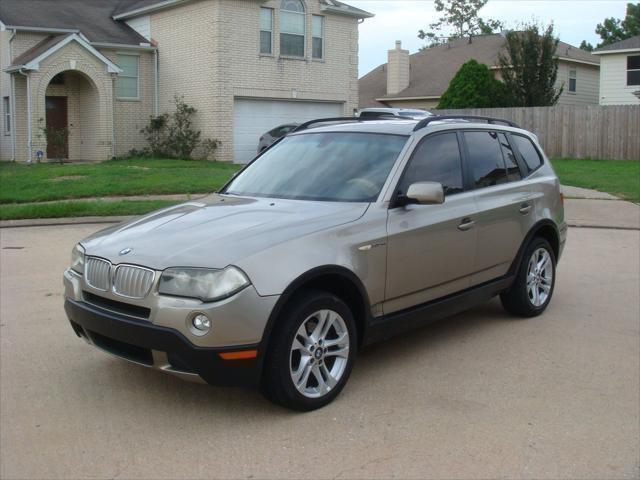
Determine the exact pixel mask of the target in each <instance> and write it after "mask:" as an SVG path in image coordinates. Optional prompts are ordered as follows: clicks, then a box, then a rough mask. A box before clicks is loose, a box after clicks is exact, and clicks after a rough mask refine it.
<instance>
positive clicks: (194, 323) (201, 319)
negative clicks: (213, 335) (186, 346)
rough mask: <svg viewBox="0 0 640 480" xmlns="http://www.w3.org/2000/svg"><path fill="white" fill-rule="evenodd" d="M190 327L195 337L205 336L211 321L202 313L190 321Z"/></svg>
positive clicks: (209, 328)
mask: <svg viewBox="0 0 640 480" xmlns="http://www.w3.org/2000/svg"><path fill="white" fill-rule="evenodd" d="M191 327H192V328H191V331H192V332H193V333H194V334H195V335H206V334H207V333H209V330H211V320H210V319H209V317H207V316H206V315H205V314H204V313H198V314H196V315H195V316H193V318H192V319H191Z"/></svg>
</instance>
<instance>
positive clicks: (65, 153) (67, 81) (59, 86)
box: [40, 70, 102, 161]
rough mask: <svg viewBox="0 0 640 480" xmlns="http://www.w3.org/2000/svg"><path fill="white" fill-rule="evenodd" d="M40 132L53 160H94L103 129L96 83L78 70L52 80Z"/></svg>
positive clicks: (50, 158)
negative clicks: (44, 138)
mask: <svg viewBox="0 0 640 480" xmlns="http://www.w3.org/2000/svg"><path fill="white" fill-rule="evenodd" d="M44 104H45V115H44V118H41V119H40V123H41V124H42V125H40V130H41V132H42V134H43V135H44V136H45V137H46V144H47V149H46V152H43V153H45V154H46V157H47V158H48V159H49V160H57V159H65V160H72V161H73V160H76V161H77V160H91V159H93V157H94V156H95V153H96V151H97V150H99V149H100V146H99V145H98V142H99V137H100V136H99V135H98V132H101V131H102V128H101V125H100V123H101V115H100V113H101V112H100V92H99V90H98V88H97V86H96V84H95V83H94V82H93V80H92V79H91V78H90V77H89V76H88V75H86V74H84V73H82V72H80V71H77V70H65V71H62V72H60V73H58V74H56V75H55V76H53V78H51V80H50V81H49V84H48V85H47V87H46V90H45V94H44Z"/></svg>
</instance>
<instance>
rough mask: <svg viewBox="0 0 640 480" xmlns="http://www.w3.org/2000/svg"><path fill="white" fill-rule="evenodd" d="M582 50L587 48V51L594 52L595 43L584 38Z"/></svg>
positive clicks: (581, 45)
mask: <svg viewBox="0 0 640 480" xmlns="http://www.w3.org/2000/svg"><path fill="white" fill-rule="evenodd" d="M580 50H585V51H587V52H593V45H591V44H590V43H588V42H587V41H586V40H582V43H581V44H580Z"/></svg>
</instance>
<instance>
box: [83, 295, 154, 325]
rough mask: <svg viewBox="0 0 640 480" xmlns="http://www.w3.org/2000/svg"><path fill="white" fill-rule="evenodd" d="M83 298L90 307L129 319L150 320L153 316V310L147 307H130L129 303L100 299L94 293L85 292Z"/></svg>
mask: <svg viewBox="0 0 640 480" xmlns="http://www.w3.org/2000/svg"><path fill="white" fill-rule="evenodd" d="M82 298H83V299H84V301H85V302H86V303H88V304H89V305H93V306H94V307H98V308H101V309H103V310H108V311H110V312H115V313H120V314H123V315H127V316H129V317H135V318H142V319H144V320H148V319H149V316H150V315H151V310H150V309H149V308H146V307H140V306H138V305H129V304H128V303H123V302H117V301H115V300H111V299H110V298H104V297H100V296H98V295H94V294H93V293H90V292H86V291H83V292H82Z"/></svg>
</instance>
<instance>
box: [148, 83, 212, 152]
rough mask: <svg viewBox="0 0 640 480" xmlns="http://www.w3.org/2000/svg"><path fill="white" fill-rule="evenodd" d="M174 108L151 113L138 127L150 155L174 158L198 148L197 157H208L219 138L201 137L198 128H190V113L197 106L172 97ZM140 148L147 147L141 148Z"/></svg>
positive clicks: (180, 97)
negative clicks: (154, 113)
mask: <svg viewBox="0 0 640 480" xmlns="http://www.w3.org/2000/svg"><path fill="white" fill-rule="evenodd" d="M174 103H175V106H176V108H175V111H174V112H173V113H172V114H168V113H164V114H162V115H159V116H157V117H151V118H150V119H149V124H148V125H147V126H146V127H145V128H143V129H142V130H141V133H143V134H144V136H145V139H146V140H147V143H148V144H149V149H148V150H149V151H150V153H151V154H153V155H160V156H165V157H173V158H191V157H192V155H193V153H194V151H196V150H198V151H199V152H201V153H200V155H198V157H199V158H203V159H207V158H209V157H210V156H211V155H212V154H213V152H214V151H215V150H216V149H217V148H218V146H219V144H220V142H219V141H218V140H214V139H204V140H202V139H201V132H200V130H195V129H194V128H193V116H194V115H195V114H196V113H197V112H198V110H197V109H196V108H194V107H192V106H190V105H188V104H187V103H186V102H185V101H184V97H182V96H178V95H176V96H175V97H174ZM143 151H146V149H145V150H143Z"/></svg>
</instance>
